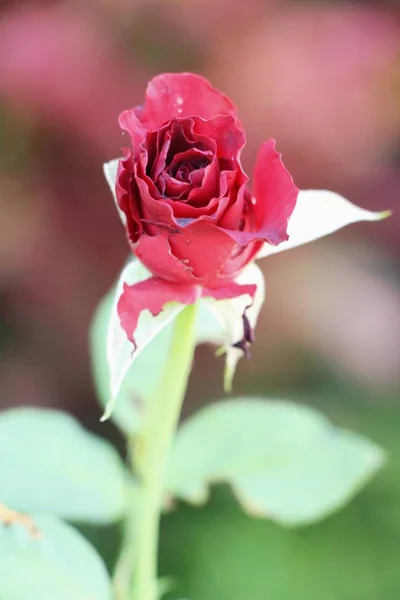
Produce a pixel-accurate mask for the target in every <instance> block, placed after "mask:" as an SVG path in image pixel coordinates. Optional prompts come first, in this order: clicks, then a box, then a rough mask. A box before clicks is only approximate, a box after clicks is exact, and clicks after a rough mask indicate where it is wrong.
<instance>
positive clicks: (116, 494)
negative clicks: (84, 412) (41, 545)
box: [0, 408, 128, 597]
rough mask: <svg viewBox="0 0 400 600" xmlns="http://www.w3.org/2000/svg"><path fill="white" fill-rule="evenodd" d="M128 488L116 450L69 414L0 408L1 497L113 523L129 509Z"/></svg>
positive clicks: (23, 506)
mask: <svg viewBox="0 0 400 600" xmlns="http://www.w3.org/2000/svg"><path fill="white" fill-rule="evenodd" d="M127 488H128V478H127V474H126V471H125V468H124V465H123V463H122V461H121V459H120V457H119V456H118V453H117V451H116V450H115V449H114V448H113V447H112V446H111V445H110V444H109V442H107V441H105V440H103V439H102V438H100V437H97V436H95V435H93V434H92V433H89V432H88V431H86V430H85V429H83V427H82V426H81V425H80V424H79V423H78V422H77V421H76V420H75V419H74V418H73V417H71V416H70V415H68V414H66V413H62V412H59V411H56V410H47V409H38V408H17V409H11V410H8V411H5V412H3V413H1V414H0V502H2V503H4V504H6V505H7V506H10V507H11V508H13V509H14V510H17V511H22V512H43V513H45V512H46V513H52V514H54V515H57V516H59V517H63V518H65V519H72V520H78V521H87V522H92V523H109V522H112V521H115V520H117V519H119V518H121V517H122V516H123V515H124V513H125V508H126V498H127ZM0 597H1V595H0Z"/></svg>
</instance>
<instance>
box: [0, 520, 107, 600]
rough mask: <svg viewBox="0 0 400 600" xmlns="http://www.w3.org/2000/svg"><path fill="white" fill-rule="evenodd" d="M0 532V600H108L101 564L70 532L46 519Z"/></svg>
mask: <svg viewBox="0 0 400 600" xmlns="http://www.w3.org/2000/svg"><path fill="white" fill-rule="evenodd" d="M32 519H33V522H34V525H35V529H31V528H30V527H26V526H25V525H23V524H13V525H9V526H7V527H6V526H1V527H0V556H1V560H0V598H1V600H111V598H112V593H111V585H110V580H109V577H108V574H107V571H106V568H105V566H104V564H103V561H102V559H101V558H100V556H99V555H98V554H97V553H96V551H95V550H94V549H93V548H92V547H91V546H90V544H89V543H88V542H87V541H86V540H85V539H84V538H83V537H82V536H81V535H80V534H79V533H78V532H77V531H76V530H75V529H73V528H72V527H70V526H69V525H67V524H65V523H63V522H62V521H60V520H58V519H57V518H56V517H51V516H33V517H32Z"/></svg>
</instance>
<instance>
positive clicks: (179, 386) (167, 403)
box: [131, 305, 196, 600]
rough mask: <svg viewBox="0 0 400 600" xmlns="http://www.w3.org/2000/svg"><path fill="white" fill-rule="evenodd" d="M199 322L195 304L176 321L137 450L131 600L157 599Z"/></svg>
mask: <svg viewBox="0 0 400 600" xmlns="http://www.w3.org/2000/svg"><path fill="white" fill-rule="evenodd" d="M195 320H196V306H195V305H191V306H188V307H186V308H185V309H184V310H183V311H182V312H181V313H180V314H179V315H178V317H177V318H176V320H175V330H174V334H173V339H172V344H171V349H170V354H169V357H168V360H167V364H166V368H165V371H164V374H163V377H162V379H161V385H160V388H159V391H158V393H157V395H156V397H155V398H153V400H152V403H151V405H150V406H149V409H148V410H149V412H148V415H147V419H146V424H145V427H144V433H143V438H142V440H141V441H142V444H141V445H140V446H139V451H140V454H139V455H138V453H137V447H136V446H135V448H134V452H135V453H136V456H137V463H136V469H137V472H138V475H139V477H140V481H141V486H142V490H141V498H140V502H141V513H140V519H139V532H138V533H139V545H138V556H137V557H136V564H135V570H134V575H133V589H132V595H131V599H132V600H156V598H157V556H158V537H159V525H160V516H161V511H162V505H163V495H164V479H165V468H166V462H167V458H168V453H169V450H170V447H171V442H172V440H173V437H174V434H175V431H176V428H177V425H178V421H179V416H180V412H181V407H182V403H183V400H184V397H185V392H186V386H187V381H188V378H189V374H190V370H191V366H192V360H193V354H194V349H195V345H196V340H195ZM136 443H137V442H136Z"/></svg>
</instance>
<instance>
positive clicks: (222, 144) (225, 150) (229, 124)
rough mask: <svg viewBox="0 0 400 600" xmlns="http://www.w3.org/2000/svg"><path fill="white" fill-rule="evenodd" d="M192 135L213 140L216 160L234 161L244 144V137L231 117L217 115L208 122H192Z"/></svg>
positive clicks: (235, 120) (198, 120)
mask: <svg viewBox="0 0 400 600" xmlns="http://www.w3.org/2000/svg"><path fill="white" fill-rule="evenodd" d="M193 121H194V122H193V133H194V134H197V135H201V136H203V137H206V138H209V139H212V140H215V142H216V144H217V152H216V154H217V156H218V158H224V159H227V160H234V159H236V158H238V157H239V155H240V152H241V150H242V148H243V146H244V145H245V143H246V136H245V133H244V131H243V129H241V127H240V126H239V123H238V121H237V119H236V118H235V117H234V116H232V115H218V116H216V117H214V118H212V119H210V120H209V121H202V120H201V119H194V120H193Z"/></svg>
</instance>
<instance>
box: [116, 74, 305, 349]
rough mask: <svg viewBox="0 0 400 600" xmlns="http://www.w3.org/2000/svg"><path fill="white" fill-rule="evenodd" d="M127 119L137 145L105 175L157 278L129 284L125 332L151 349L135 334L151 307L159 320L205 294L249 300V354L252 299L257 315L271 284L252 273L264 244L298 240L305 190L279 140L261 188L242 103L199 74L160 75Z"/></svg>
mask: <svg viewBox="0 0 400 600" xmlns="http://www.w3.org/2000/svg"><path fill="white" fill-rule="evenodd" d="M119 122H120V125H121V127H122V129H123V130H125V131H126V132H128V133H129V135H130V138H131V147H129V148H126V149H125V151H124V158H122V159H120V160H119V161H111V162H110V163H107V164H106V165H105V174H106V177H107V180H108V181H109V183H110V185H111V187H112V189H113V191H114V192H115V199H116V203H117V206H118V209H119V212H120V214H121V217H122V220H123V222H124V225H125V228H126V232H127V236H128V240H129V243H130V245H131V248H132V251H133V252H134V254H135V255H136V256H137V257H138V258H139V260H140V261H141V263H143V264H144V265H145V267H147V269H148V271H149V272H150V273H147V275H145V277H144V279H143V278H142V279H140V280H138V279H134V280H133V281H129V282H126V280H122V283H121V288H120V289H119V291H118V302H117V313H118V317H119V320H120V323H121V325H122V328H123V330H124V331H125V333H126V335H127V336H128V338H129V340H130V341H132V342H133V343H134V344H137V343H138V344H139V345H142V341H140V340H139V341H138V342H136V341H135V340H134V334H135V331H136V328H137V324H138V319H139V316H140V314H141V312H142V311H144V310H145V309H147V310H149V311H150V312H151V314H152V315H154V316H155V315H158V314H159V313H160V312H161V311H162V310H163V308H164V306H165V305H166V304H167V303H169V302H173V301H175V302H179V304H180V306H181V307H182V306H183V305H185V304H192V303H193V302H195V301H196V300H197V298H199V297H212V298H214V299H216V300H225V299H231V300H232V301H233V300H234V299H236V298H239V297H244V300H243V299H242V300H243V301H242V300H241V301H240V302H239V304H240V306H241V313H240V314H239V317H238V322H239V326H240V323H242V322H243V334H242V338H240V339H239V337H235V339H233V340H232V343H233V345H234V346H236V347H238V348H240V349H244V350H246V348H247V346H248V344H249V343H250V342H251V341H252V339H253V333H252V330H251V327H250V324H249V322H248V317H247V315H246V311H247V308H249V302H250V301H249V300H248V299H247V298H246V297H250V299H251V302H253V304H251V306H253V305H257V307H258V308H257V310H256V308H254V310H253V313H254V315H255V314H256V313H257V312H258V310H259V307H260V305H261V303H262V301H261V302H260V298H262V297H263V284H262V276H261V277H260V275H259V274H258V273H257V271H256V270H255V269H251V271H250V272H248V271H245V270H244V268H245V267H246V265H247V264H248V263H250V262H251V261H252V260H253V259H254V258H255V257H256V255H257V253H258V252H259V251H260V250H261V247H262V246H265V245H269V247H270V248H271V247H272V246H276V245H277V244H279V243H280V242H283V241H285V240H286V239H287V238H288V236H287V233H286V229H287V224H288V219H289V217H290V215H291V213H292V211H293V209H294V206H295V204H296V198H297V194H298V190H297V188H296V186H295V185H294V183H293V181H292V178H291V176H290V175H289V173H288V172H287V171H286V169H285V168H284V166H283V164H282V162H281V158H280V155H279V154H278V153H277V152H276V151H275V142H274V141H273V140H269V141H267V142H265V144H263V146H262V147H261V149H260V152H259V155H258V159H257V164H256V167H255V171H254V184H253V190H252V192H251V191H250V188H249V186H248V177H247V175H246V174H245V173H244V171H243V169H242V165H241V162H240V154H241V151H242V148H243V146H244V144H245V141H246V138H245V134H244V132H243V130H242V128H241V125H240V123H239V121H238V119H237V117H236V108H235V106H234V105H233V104H232V102H231V101H230V100H229V99H228V98H227V97H226V96H224V95H223V94H221V92H219V91H218V90H215V89H214V88H213V87H212V86H211V85H210V84H209V83H208V81H206V80H205V79H203V77H200V76H198V75H192V74H190V73H180V74H165V75H160V76H158V77H155V78H154V79H153V80H152V81H151V82H150V83H149V85H148V88H147V93H146V98H145V102H144V105H143V106H140V107H137V108H134V109H131V110H127V111H125V112H123V113H122V114H121V116H120V118H119ZM116 163H117V165H118V166H116ZM249 268H250V266H249ZM129 269H130V267H129V268H128V271H129ZM132 269H133V270H135V266H132ZM151 275H153V276H151ZM248 275H251V277H250V278H249V277H248ZM122 277H125V272H124V273H123V275H122ZM146 277H147V279H146ZM255 278H256V279H257V280H258V281H255ZM260 282H261V283H260ZM257 288H259V289H258V296H259V300H258V301H257V302H256V301H255V298H256V296H255V295H256V291H257ZM261 288H262V289H261ZM243 302H244V304H243ZM235 306H236V305H235ZM221 310H224V309H223V307H222V308H221ZM232 331H233V330H232ZM235 331H236V329H235ZM235 335H236V334H235ZM237 336H240V332H239V331H238V333H237ZM139 338H140V336H139Z"/></svg>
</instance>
